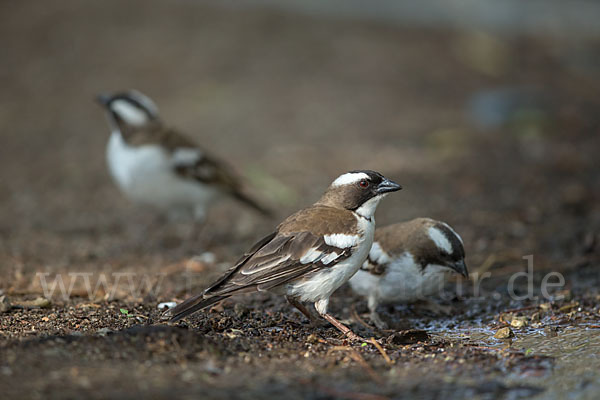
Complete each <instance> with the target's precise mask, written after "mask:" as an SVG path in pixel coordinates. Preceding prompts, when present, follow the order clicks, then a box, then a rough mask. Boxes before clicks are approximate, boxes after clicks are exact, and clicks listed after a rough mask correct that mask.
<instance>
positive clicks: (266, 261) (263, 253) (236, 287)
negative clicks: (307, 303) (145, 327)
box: [167, 207, 356, 321]
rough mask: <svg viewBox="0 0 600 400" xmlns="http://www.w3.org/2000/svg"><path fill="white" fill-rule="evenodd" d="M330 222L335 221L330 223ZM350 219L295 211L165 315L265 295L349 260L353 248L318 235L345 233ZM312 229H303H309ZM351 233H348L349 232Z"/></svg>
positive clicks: (311, 210)
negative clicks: (244, 296)
mask: <svg viewBox="0 0 600 400" xmlns="http://www.w3.org/2000/svg"><path fill="white" fill-rule="evenodd" d="M333 217H335V218H333ZM353 224H354V225H356V219H355V218H354V217H353V215H352V213H350V212H341V213H338V212H337V211H332V210H330V209H328V208H323V207H311V208H309V209H306V210H301V211H299V212H297V213H296V214H294V215H292V216H290V217H288V218H287V219H286V220H285V221H284V222H283V223H281V224H280V225H279V227H278V229H277V231H276V232H274V233H272V234H270V235H269V236H266V237H265V238H263V239H262V240H260V241H259V242H257V243H256V244H255V245H254V246H253V247H252V248H251V249H250V250H249V251H248V252H246V253H245V254H244V255H243V256H242V257H241V258H240V259H239V260H238V261H237V263H236V264H235V265H234V266H233V267H232V268H230V269H229V270H228V271H227V272H226V273H225V274H224V275H223V276H222V277H221V278H219V279H218V280H217V281H216V282H214V283H213V284H212V285H210V286H209V287H208V288H207V289H206V290H205V291H204V292H203V293H201V294H199V295H197V296H194V297H192V298H190V299H188V300H186V301H184V302H183V303H181V304H179V305H178V306H176V307H175V308H173V309H172V310H169V311H168V315H167V316H168V317H170V318H171V321H176V320H178V319H181V318H183V317H185V316H186V315H189V314H191V313H193V312H195V311H198V310H201V309H203V308H206V307H208V306H210V305H211V304H214V303H215V302H217V301H220V300H222V299H225V298H227V297H229V296H232V295H235V294H240V293H247V292H254V291H261V290H269V289H271V288H274V287H276V286H279V285H282V284H285V283H287V282H290V281H293V280H295V279H299V278H301V277H302V276H305V275H306V274H308V273H311V272H313V271H317V270H319V269H325V268H330V267H333V266H334V265H336V264H337V263H339V262H340V261H342V260H344V259H346V258H348V257H350V256H351V255H352V252H353V251H354V247H353V246H349V247H345V248H340V247H337V246H334V245H330V244H327V243H326V242H325V239H324V235H332V234H339V233H341V232H347V230H340V229H341V228H342V227H345V228H352V227H353V226H354V225H353ZM311 225H312V227H313V228H315V229H313V230H309V229H307V227H309V226H311ZM350 231H352V229H350Z"/></svg>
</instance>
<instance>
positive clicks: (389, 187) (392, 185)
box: [375, 178, 402, 194]
mask: <svg viewBox="0 0 600 400" xmlns="http://www.w3.org/2000/svg"><path fill="white" fill-rule="evenodd" d="M400 189H402V186H400V185H398V184H397V183H396V182H393V181H390V180H389V179H387V178H384V179H383V181H382V182H381V183H380V184H379V185H377V189H375V191H376V192H377V194H383V193H389V192H395V191H397V190H400Z"/></svg>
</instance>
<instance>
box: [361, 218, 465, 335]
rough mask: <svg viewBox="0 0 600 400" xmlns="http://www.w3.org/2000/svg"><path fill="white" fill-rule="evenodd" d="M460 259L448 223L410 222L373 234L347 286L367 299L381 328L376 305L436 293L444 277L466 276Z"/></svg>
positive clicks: (456, 237)
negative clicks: (362, 260) (449, 275)
mask: <svg viewBox="0 0 600 400" xmlns="http://www.w3.org/2000/svg"><path fill="white" fill-rule="evenodd" d="M464 258H465V250H464V248H463V241H462V239H461V237H460V236H459V235H458V234H457V233H456V232H455V231H454V230H453V229H452V228H451V227H450V226H449V225H448V224H446V223H444V222H440V221H435V220H433V219H429V218H416V219H413V220H411V221H408V222H402V223H398V224H393V225H389V226H386V227H383V228H379V229H377V231H376V232H375V240H374V242H373V246H372V247H371V250H370V251H369V256H368V258H367V260H366V261H365V263H364V264H363V266H362V267H361V269H360V270H359V271H358V272H357V273H356V274H355V275H354V276H353V277H352V279H350V286H351V287H352V289H353V290H354V291H355V292H356V293H358V294H359V295H361V296H364V297H366V298H367V301H368V306H369V311H370V313H371V316H370V317H371V320H372V321H373V323H374V324H375V325H376V326H377V327H378V328H380V329H385V328H386V324H385V323H384V322H383V321H382V320H381V318H380V317H379V315H378V314H377V306H378V305H380V304H391V303H412V302H415V301H417V300H423V299H427V297H429V296H432V295H434V294H436V293H439V292H440V291H441V290H442V285H443V284H444V281H445V278H446V276H447V275H448V273H449V272H457V273H459V274H461V275H463V276H464V277H468V276H469V273H468V271H467V266H466V264H465V260H464Z"/></svg>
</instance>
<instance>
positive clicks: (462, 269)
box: [449, 260, 469, 278]
mask: <svg viewBox="0 0 600 400" xmlns="http://www.w3.org/2000/svg"><path fill="white" fill-rule="evenodd" d="M449 267H450V268H452V269H453V270H454V271H456V272H458V273H459V274H461V275H462V276H464V277H465V278H469V271H468V270H467V264H465V260H460V261H457V262H455V263H453V264H450V265H449Z"/></svg>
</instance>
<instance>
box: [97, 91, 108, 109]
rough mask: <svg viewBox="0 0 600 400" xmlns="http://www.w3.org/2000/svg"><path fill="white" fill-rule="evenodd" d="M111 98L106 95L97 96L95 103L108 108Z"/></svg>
mask: <svg viewBox="0 0 600 400" xmlns="http://www.w3.org/2000/svg"><path fill="white" fill-rule="evenodd" d="M110 100H111V96H109V95H108V94H99V95H97V96H96V102H97V103H98V104H100V105H102V106H104V107H108V105H109V104H110Z"/></svg>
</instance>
